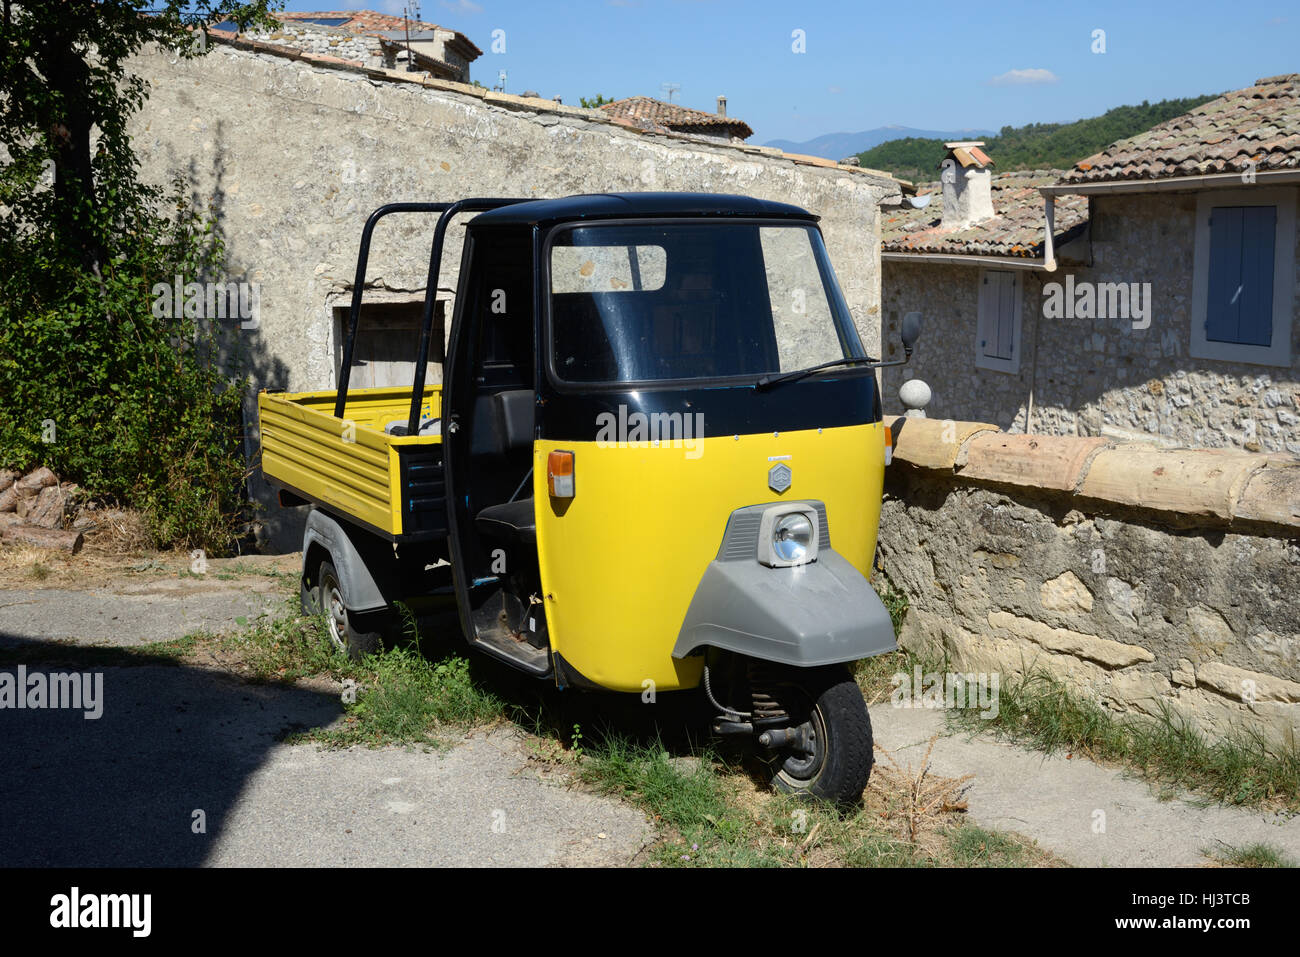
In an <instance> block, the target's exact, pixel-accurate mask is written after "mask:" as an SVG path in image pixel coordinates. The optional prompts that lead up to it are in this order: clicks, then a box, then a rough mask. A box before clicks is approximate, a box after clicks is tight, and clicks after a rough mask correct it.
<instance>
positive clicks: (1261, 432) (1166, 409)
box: [882, 187, 1300, 454]
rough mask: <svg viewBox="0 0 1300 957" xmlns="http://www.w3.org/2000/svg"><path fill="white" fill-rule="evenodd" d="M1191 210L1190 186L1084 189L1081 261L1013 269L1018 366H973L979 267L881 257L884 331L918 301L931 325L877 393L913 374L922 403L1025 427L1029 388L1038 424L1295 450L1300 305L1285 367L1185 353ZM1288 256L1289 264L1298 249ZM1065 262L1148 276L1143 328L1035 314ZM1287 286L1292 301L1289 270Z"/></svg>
mask: <svg viewBox="0 0 1300 957" xmlns="http://www.w3.org/2000/svg"><path fill="white" fill-rule="evenodd" d="M1246 189H1249V187H1246ZM1291 192H1293V193H1294V192H1295V191H1294V190H1292V191H1291ZM1195 214H1196V194H1195V193H1152V194H1146V195H1133V196H1096V197H1093V199H1092V202H1091V213H1090V216H1089V236H1090V241H1091V256H1092V262H1091V265H1089V266H1077V267H1073V266H1062V267H1061V268H1060V269H1058V270H1057V271H1056V272H1054V273H1047V272H1042V271H1031V270H1025V271H1023V272H1020V273H1019V275H1020V276H1022V277H1023V278H1024V295H1023V302H1022V307H1021V316H1022V334H1021V347H1022V348H1021V357H1020V371H1019V373H1018V374H1015V375H1012V374H1009V373H1004V372H994V371H989V370H985V369H977V368H976V367H975V335H976V327H977V321H978V308H977V307H978V302H979V283H980V272H981V269H980V267H978V266H968V265H945V264H938V263H928V262H925V261H923V260H920V259H918V260H917V261H916V262H897V261H893V260H891V261H887V262H885V263H884V268H883V273H882V310H883V312H884V316H885V326H886V328H885V333H884V338H885V341H886V342H887V343H888V342H891V341H895V340H896V339H897V334H898V333H897V329H898V323H899V320H900V319H901V317H902V316H903V315H904V314H905V313H906V312H909V311H912V310H920V311H921V312H922V313H924V314H925V316H926V317H927V333H928V335H927V336H926V338H924V339H922V341H921V345H920V348H919V349H918V351H917V354H916V357H915V359H913V361H912V363H911V365H909V366H906V367H903V369H902V370H888V371H887V374H886V377H885V383H886V387H885V394H886V395H887V396H888V395H893V394H895V393H896V391H897V388H898V385H899V384H901V382H902V381H903V380H904V379H905V378H909V377H911V376H916V377H919V378H921V379H924V380H925V381H926V383H927V384H928V385H929V386H930V387H931V389H932V390H933V391H934V400H933V403H932V404H931V405H930V406H929V408H928V409H927V412H928V414H929V415H930V416H931V417H935V416H938V417H947V418H952V419H981V420H986V421H989V422H994V423H996V424H997V425H999V426H1001V427H1002V428H1004V429H1006V430H1008V431H1012V432H1025V431H1026V426H1025V423H1026V417H1027V415H1028V414H1029V408H1030V402H1031V396H1032V405H1033V421H1032V424H1031V428H1030V429H1029V431H1032V432H1035V433H1046V434H1049V435H1082V436H1096V435H1108V436H1112V437H1117V438H1132V439H1139V440H1147V439H1149V440H1151V441H1156V442H1160V443H1161V444H1166V445H1170V446H1190V447H1195V448H1241V449H1247V450H1253V451H1263V452H1283V451H1285V452H1290V453H1293V454H1300V319H1297V320H1296V321H1294V322H1293V324H1292V329H1291V336H1292V350H1291V355H1292V364H1291V367H1290V368H1289V369H1287V368H1283V367H1277V366H1264V365H1250V364H1246V363H1239V362H1226V361H1219V360H1210V359H1194V358H1191V357H1190V355H1189V346H1190V341H1191V319H1190V315H1191V309H1192V271H1193V270H1192V261H1193V253H1194V249H1195ZM1297 245H1298V249H1300V239H1297ZM1296 263H1297V267H1298V268H1300V251H1298V253H1297V257H1296ZM1069 275H1073V276H1074V277H1075V281H1076V282H1083V281H1087V282H1092V283H1098V284H1100V283H1108V282H1122V283H1132V282H1149V283H1151V293H1152V297H1153V308H1152V314H1151V325H1150V328H1147V329H1134V328H1133V324H1132V322H1131V321H1125V320H1120V319H1045V318H1043V303H1044V295H1043V286H1044V284H1045V283H1052V282H1057V283H1065V282H1066V277H1067V276H1069ZM1295 289H1296V294H1297V301H1296V304H1295V313H1296V314H1297V315H1300V278H1298V279H1297V282H1296V286H1295Z"/></svg>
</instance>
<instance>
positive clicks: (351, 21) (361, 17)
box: [271, 10, 483, 57]
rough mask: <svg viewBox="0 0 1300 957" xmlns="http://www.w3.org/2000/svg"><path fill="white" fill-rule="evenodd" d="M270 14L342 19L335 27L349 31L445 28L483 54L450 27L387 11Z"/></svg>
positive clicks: (307, 18) (326, 11)
mask: <svg viewBox="0 0 1300 957" xmlns="http://www.w3.org/2000/svg"><path fill="white" fill-rule="evenodd" d="M271 16H273V17H275V18H276V19H278V20H344V21H346V22H344V23H341V24H339V25H338V26H337V27H335V29H338V30H347V31H348V32H349V33H382V32H384V31H386V30H405V29H406V28H407V26H408V25H409V27H410V29H411V31H412V32H415V31H417V30H447V31H448V32H450V33H455V34H456V38H457V39H458V40H460V41H461V42H462V43H465V44H467V45H468V46H469V47H470V48H471V49H472V50H473V51H474V55H475V57H478V56H482V55H483V51H482V50H480V49H479V48H478V47H476V46H475V45H474V44H473V43H472V42H471V41H470V39H469V38H468V37H467V36H465V34H463V33H460V32H459V31H456V30H452V29H451V28H450V27H440V26H438V24H436V23H427V22H425V21H424V20H409V21H408V20H403V19H402V18H401V17H397V16H393V15H391V14H388V13H377V12H375V11H374V10H308V11H302V10H294V11H290V12H286V11H283V10H281V11H276V12H274V13H272V14H271Z"/></svg>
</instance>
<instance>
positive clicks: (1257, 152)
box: [881, 74, 1300, 454]
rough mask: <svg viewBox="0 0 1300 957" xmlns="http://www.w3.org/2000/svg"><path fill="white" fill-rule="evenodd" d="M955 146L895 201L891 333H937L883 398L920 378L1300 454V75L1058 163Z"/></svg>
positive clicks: (950, 394) (1014, 426)
mask: <svg viewBox="0 0 1300 957" xmlns="http://www.w3.org/2000/svg"><path fill="white" fill-rule="evenodd" d="M949 146H950V148H949V152H948V154H947V156H946V157H945V159H944V163H943V167H942V168H943V175H942V176H941V181H940V182H939V183H935V184H926V185H923V186H921V187H919V188H918V192H919V193H920V195H919V196H918V197H915V198H910V199H909V198H903V197H900V200H899V204H898V205H897V207H895V208H894V209H892V210H889V211H888V212H886V214H885V217H884V219H885V222H884V224H883V226H882V256H881V259H882V310H883V317H884V333H883V339H884V341H885V342H887V343H888V342H892V341H894V340H895V339H896V332H894V331H893V330H894V329H895V328H896V326H897V324H898V323H899V321H900V319H901V317H902V316H903V315H905V314H906V313H907V312H910V311H914V310H919V311H920V312H922V313H923V314H924V315H925V316H926V317H927V326H928V330H929V333H928V335H927V336H926V338H925V339H923V340H922V346H921V348H920V349H919V350H918V352H917V355H916V357H915V358H914V359H913V361H912V364H911V365H910V366H907V367H904V368H903V369H902V370H901V371H900V370H887V371H888V372H889V373H890V374H888V375H887V376H886V378H885V383H886V384H885V394H886V397H887V399H888V397H889V396H891V395H893V394H895V393H896V390H897V388H898V387H899V385H900V384H901V383H902V381H904V379H905V378H909V377H917V378H920V379H922V380H924V381H925V382H926V383H927V384H928V385H929V386H930V388H931V390H932V391H933V399H932V402H931V404H930V406H929V408H928V409H927V412H928V414H929V415H931V416H938V417H940V418H950V419H969V420H978V421H984V422H991V423H995V424H997V425H999V426H1001V427H1002V428H1004V429H1006V430H1008V431H1012V432H1033V433H1045V434H1055V435H1080V436H1099V435H1100V436H1107V437H1112V438H1119V439H1142V440H1149V441H1157V442H1159V443H1162V444H1165V445H1169V446H1192V447H1207V448H1219V447H1236V448H1242V449H1246V450H1251V451H1265V452H1289V453H1292V454H1300V322H1297V321H1296V320H1295V317H1296V313H1297V310H1298V302H1300V300H1297V295H1300V283H1297V282H1296V270H1297V263H1298V262H1300V257H1298V256H1297V247H1298V245H1300V236H1298V235H1297V231H1296V197H1297V191H1298V187H1300V74H1296V75H1288V76H1278V77H1271V78H1268V79H1263V80H1260V81H1258V82H1257V83H1256V84H1255V85H1254V86H1251V87H1249V88H1246V89H1243V90H1237V91H1234V92H1231V93H1227V94H1225V95H1223V96H1221V97H1219V98H1218V99H1215V100H1212V101H1210V102H1208V103H1205V104H1203V105H1202V106H1199V107H1197V108H1196V109H1194V110H1192V111H1191V112H1189V113H1187V114H1185V115H1183V116H1180V117H1176V118H1175V119H1172V120H1169V121H1167V122H1165V123H1162V124H1160V125H1158V126H1156V127H1154V128H1153V129H1151V130H1148V131H1147V132H1145V133H1142V134H1140V135H1138V136H1135V137H1133V138H1131V139H1128V140H1124V141H1121V142H1119V143H1115V144H1113V145H1112V146H1110V147H1108V148H1107V149H1106V150H1104V151H1102V152H1101V153H1099V154H1097V155H1096V156H1092V157H1089V158H1087V159H1084V160H1081V161H1080V162H1078V163H1077V164H1076V165H1075V166H1074V168H1073V169H1071V170H1069V171H1066V172H1064V173H1058V172H1054V171H1044V172H1034V173H1011V174H1002V175H995V174H994V173H993V171H992V169H991V167H992V166H993V165H994V164H995V163H996V159H997V157H996V156H994V157H991V158H990V157H988V156H987V155H985V154H984V153H983V152H982V150H980V146H982V144H961V143H954V144H949ZM976 153H978V154H979V156H976V155H974V154H976ZM981 157H982V159H981ZM985 161H987V162H985ZM927 198H929V199H932V200H940V199H941V200H942V203H939V202H930V204H929V205H925V206H920V204H922V203H927V202H928V201H929V199H927ZM918 207H919V208H918Z"/></svg>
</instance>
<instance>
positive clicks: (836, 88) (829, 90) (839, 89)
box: [826, 86, 844, 94]
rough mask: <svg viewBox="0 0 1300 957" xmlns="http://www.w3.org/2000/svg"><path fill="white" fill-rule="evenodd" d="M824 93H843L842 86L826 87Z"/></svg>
mask: <svg viewBox="0 0 1300 957" xmlns="http://www.w3.org/2000/svg"><path fill="white" fill-rule="evenodd" d="M826 92H827V93H831V94H835V93H843V92H844V87H842V86H828V87H826Z"/></svg>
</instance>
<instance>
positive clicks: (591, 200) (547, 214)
mask: <svg viewBox="0 0 1300 957" xmlns="http://www.w3.org/2000/svg"><path fill="white" fill-rule="evenodd" d="M640 216H646V217H674V218H675V217H678V216H683V217H690V216H745V217H755V218H762V219H795V220H802V221H804V222H808V223H815V222H817V220H818V217H817V216H814V215H813V214H812V213H810V212H808V211H807V210H806V209H800V208H799V207H798V206H791V205H789V204H788V203H774V202H771V201H770V200H766V199H755V198H754V197H752V196H733V195H730V194H727V193H587V194H583V195H579V196H565V197H563V198H561V199H537V200H529V201H527V202H523V203H512V204H511V205H509V206H502V207H500V208H498V209H493V210H489V211H487V212H485V213H480V214H479V215H477V216H475V217H474V219H473V220H472V221H471V222H473V223H474V225H476V226H478V225H482V226H489V225H490V226H504V225H523V224H527V225H549V224H551V223H558V222H566V221H573V220H585V219H624V218H634V217H640Z"/></svg>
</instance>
